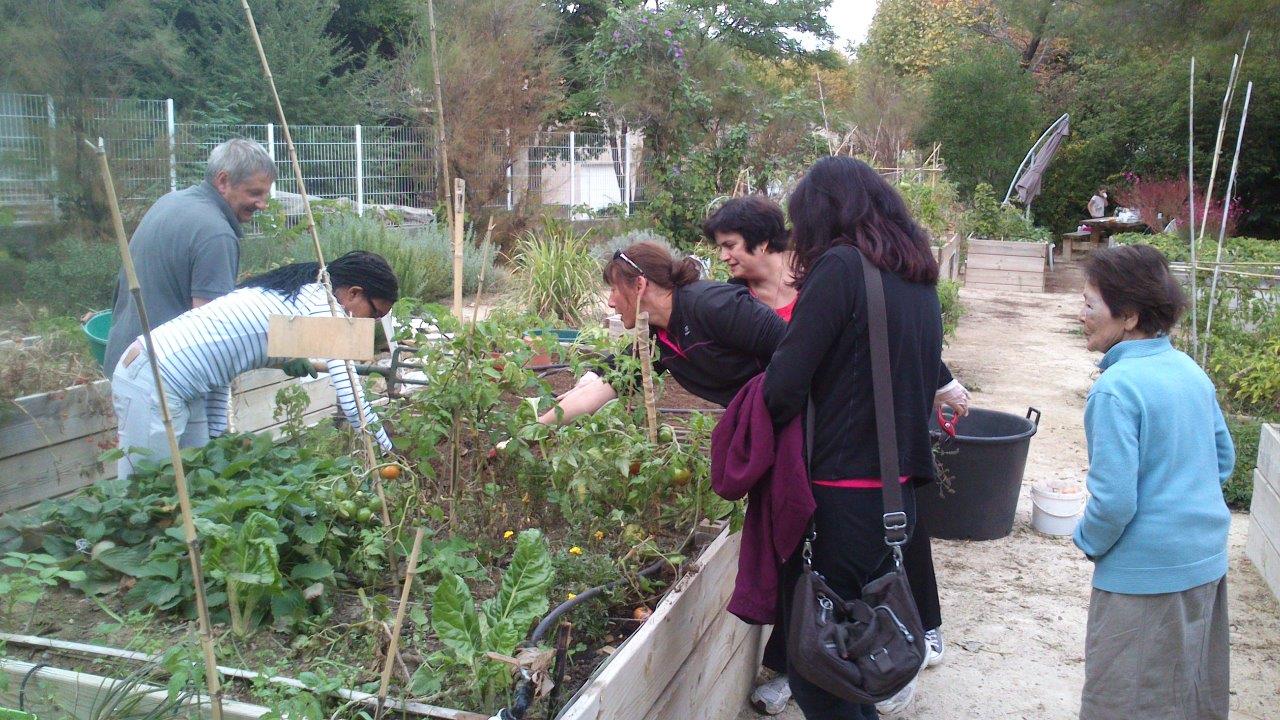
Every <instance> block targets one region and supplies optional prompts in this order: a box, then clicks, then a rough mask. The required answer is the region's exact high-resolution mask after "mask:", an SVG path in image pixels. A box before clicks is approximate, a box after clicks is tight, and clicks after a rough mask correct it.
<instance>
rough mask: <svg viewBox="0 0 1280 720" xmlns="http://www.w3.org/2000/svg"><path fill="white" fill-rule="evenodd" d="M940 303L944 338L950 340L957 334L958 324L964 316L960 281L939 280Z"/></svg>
mask: <svg viewBox="0 0 1280 720" xmlns="http://www.w3.org/2000/svg"><path fill="white" fill-rule="evenodd" d="M938 303H939V304H940V305H942V338H943V340H944V341H946V340H950V339H951V336H953V335H955V334H956V326H957V325H959V324H960V318H961V317H964V306H963V305H961V304H960V283H958V282H956V281H954V280H939V281H938Z"/></svg>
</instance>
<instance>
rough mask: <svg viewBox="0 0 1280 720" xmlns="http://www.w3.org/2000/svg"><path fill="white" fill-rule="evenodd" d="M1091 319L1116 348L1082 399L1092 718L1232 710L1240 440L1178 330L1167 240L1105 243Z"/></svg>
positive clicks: (1097, 345)
mask: <svg viewBox="0 0 1280 720" xmlns="http://www.w3.org/2000/svg"><path fill="white" fill-rule="evenodd" d="M1085 279H1086V286H1085V290H1084V307H1083V309H1082V310H1081V313H1080V322H1081V323H1082V324H1083V325H1084V334H1085V337H1086V339H1087V341H1088V348H1089V349H1090V350H1095V351H1099V352H1103V353H1105V354H1104V355H1103V357H1102V361H1101V362H1100V363H1099V367H1101V368H1102V375H1101V376H1100V377H1099V378H1098V380H1097V382H1096V383H1094V386H1093V389H1092V390H1091V391H1090V392H1089V399H1088V401H1087V403H1086V405H1085V433H1086V436H1087V438H1088V442H1089V476H1088V486H1089V492H1090V495H1091V497H1090V498H1089V502H1088V505H1086V507H1085V512H1084V518H1083V519H1082V520H1081V521H1080V524H1079V525H1078V526H1077V527H1076V531H1075V543H1076V545H1077V546H1078V547H1079V548H1080V549H1081V550H1083V551H1084V553H1085V555H1087V556H1088V557H1089V559H1090V560H1092V561H1093V562H1094V571H1093V594H1092V596H1091V597H1090V600H1089V626H1088V630H1087V634H1086V639H1085V685H1084V693H1083V699H1082V703H1081V708H1080V718H1081V720H1118V719H1123V720H1167V719H1168V718H1188V719H1192V718H1194V719H1195V720H1210V719H1216V718H1224V719H1225V718H1226V717H1227V711H1228V680H1229V671H1228V655H1229V653H1228V625H1227V584H1226V573H1227V531H1228V530H1229V529H1230V526H1231V513H1230V512H1229V511H1228V510H1227V506H1226V503H1225V502H1224V500H1223V497H1222V483H1224V482H1226V480H1227V478H1228V477H1230V475H1231V469H1232V467H1233V466H1234V465H1235V449H1234V447H1233V446H1232V443H1231V435H1230V434H1228V432H1227V427H1226V423H1225V422H1224V420H1223V417H1222V410H1221V408H1220V407H1219V406H1218V400H1217V394H1216V392H1215V390H1214V387H1213V383H1212V382H1210V380H1209V378H1208V376H1206V375H1205V373H1204V371H1203V370H1201V369H1200V367H1199V366H1198V365H1196V363H1195V361H1193V360H1192V359H1191V358H1190V357H1188V356H1187V355H1186V354H1185V353H1182V352H1180V351H1178V350H1175V349H1174V347H1173V345H1172V344H1171V343H1170V342H1169V337H1168V333H1169V331H1170V330H1171V329H1172V328H1173V326H1174V325H1175V324H1176V323H1177V321H1178V317H1179V316H1180V315H1181V313H1182V311H1183V309H1184V307H1185V306H1186V300H1185V299H1184V297H1183V295H1182V291H1181V289H1180V288H1179V287H1178V284H1177V282H1176V281H1175V280H1174V279H1173V277H1172V276H1171V275H1170V273H1169V265H1168V262H1167V261H1166V260H1165V258H1164V256H1163V255H1161V254H1160V252H1159V251H1158V250H1156V249H1155V248H1152V247H1150V246H1147V245H1132V246H1119V247H1114V248H1107V249H1105V250H1100V251H1098V252H1096V253H1094V255H1093V257H1092V258H1091V260H1090V263H1089V265H1088V266H1087V267H1086V269H1085Z"/></svg>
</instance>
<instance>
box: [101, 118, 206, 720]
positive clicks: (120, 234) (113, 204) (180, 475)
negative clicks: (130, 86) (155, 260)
mask: <svg viewBox="0 0 1280 720" xmlns="http://www.w3.org/2000/svg"><path fill="white" fill-rule="evenodd" d="M85 142H86V143H87V142H88V141H87V140H86V141H85ZM90 144H91V143H90ZM96 150H97V155H98V169H99V170H100V171H101V173H102V185H103V188H104V190H105V191H106V195H107V207H108V208H109V209H110V211H111V225H112V229H113V230H114V231H115V236H116V245H117V246H119V248H120V259H121V261H122V264H123V265H124V274H125V278H126V280H127V281H128V284H129V294H131V295H132V296H133V305H134V307H135V308H137V309H138V321H139V323H140V324H141V325H142V339H143V342H144V343H145V344H146V349H147V357H148V358H155V356H156V353H155V343H154V342H153V341H152V339H151V320H150V318H148V317H147V306H146V303H144V302H143V301H142V286H141V285H139V284H138V275H137V273H136V272H135V271H134V267H133V255H132V254H131V253H130V252H129V238H127V237H126V236H125V233H124V221H123V220H121V218H120V203H119V201H118V200H117V199H116V187H115V183H114V181H112V179H111V166H110V165H109V164H108V163H107V149H106V145H105V144H104V143H103V141H102V138H98V146H97V148H96ZM150 364H151V380H152V382H153V383H155V387H156V398H157V400H158V403H157V404H159V406H160V419H161V421H162V422H163V423H164V432H165V437H166V438H167V439H168V441H169V457H170V459H171V460H172V461H173V480H174V485H175V486H176V487H177V491H178V506H179V507H180V508H181V513H182V535H183V539H184V540H185V541H186V545H187V559H188V561H189V562H190V563H191V579H192V583H193V584H194V585H195V592H196V619H197V623H198V627H199V633H198V635H199V637H200V650H201V653H202V654H203V655H204V678H205V685H206V686H207V687H208V689H209V705H210V710H211V712H212V715H213V720H222V684H221V682H220V681H219V679H218V661H217V660H216V659H215V657H214V652H213V634H212V631H211V630H210V623H209V601H208V598H207V597H206V596H205V592H204V568H203V567H202V565H201V562H200V539H199V537H198V536H197V535H196V525H195V521H194V520H193V515H194V512H193V511H192V509H191V495H190V493H189V492H188V491H187V473H186V469H185V468H184V467H183V464H182V450H181V449H180V448H179V447H178V436H177V434H175V433H174V431H173V420H172V419H171V418H170V417H169V403H168V402H167V399H166V397H165V390H164V383H163V382H161V380H160V365H159V364H157V363H156V362H155V361H154V360H151V361H150Z"/></svg>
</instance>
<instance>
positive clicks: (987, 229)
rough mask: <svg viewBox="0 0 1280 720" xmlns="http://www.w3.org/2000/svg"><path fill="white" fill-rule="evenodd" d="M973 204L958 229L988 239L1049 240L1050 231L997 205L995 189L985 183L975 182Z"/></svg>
mask: <svg viewBox="0 0 1280 720" xmlns="http://www.w3.org/2000/svg"><path fill="white" fill-rule="evenodd" d="M972 203H973V207H972V209H970V210H969V211H968V212H966V213H965V214H964V216H963V217H962V219H961V230H962V232H964V233H965V234H966V235H974V236H976V237H980V238H987V239H990V240H1014V241H1021V242H1050V241H1052V240H1053V236H1052V234H1051V233H1050V232H1049V231H1048V230H1046V229H1045V228H1042V227H1036V226H1035V225H1033V224H1032V223H1031V221H1030V220H1027V219H1026V218H1025V217H1023V215H1022V213H1020V212H1018V211H1017V210H1016V209H1014V208H1013V207H1010V206H1008V205H1001V204H1000V202H999V201H998V200H996V191H995V189H994V188H992V187H991V186H990V185H988V184H987V183H979V184H978V186H977V187H976V188H974V189H973V199H972Z"/></svg>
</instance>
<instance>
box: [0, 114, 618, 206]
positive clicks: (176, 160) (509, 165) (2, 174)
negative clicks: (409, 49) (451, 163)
mask: <svg viewBox="0 0 1280 720" xmlns="http://www.w3.org/2000/svg"><path fill="white" fill-rule="evenodd" d="M83 116H87V117H88V120H87V123H85V124H86V125H87V127H82V128H81V127H78V128H76V129H75V133H74V134H77V135H80V136H83V137H90V138H92V137H97V136H101V137H102V138H103V140H104V143H105V145H106V148H107V152H108V154H109V155H110V157H111V163H112V174H113V176H114V177H115V179H116V181H117V183H118V184H119V186H120V195H121V199H122V200H123V201H125V202H126V203H129V204H131V205H134V206H141V207H145V206H146V205H148V204H150V203H151V202H153V201H155V199H156V198H158V197H160V196H161V195H163V194H164V193H166V192H168V191H170V190H174V189H177V188H182V187H187V186H189V185H191V184H194V183H197V182H200V180H201V179H202V178H203V176H204V169H205V161H206V160H207V158H208V155H209V151H210V150H211V149H213V147H214V146H215V145H217V144H218V143H220V142H222V141H224V140H227V139H230V138H236V137H239V138H247V139H251V140H256V141H257V142H259V143H261V144H262V145H263V146H264V147H265V148H266V149H267V151H268V153H270V154H271V156H272V157H273V158H274V159H275V161H276V164H277V166H278V179H277V181H276V183H275V185H274V186H273V187H272V197H275V198H278V199H280V201H281V204H282V206H283V207H284V209H285V212H286V214H287V215H298V214H301V212H302V208H301V204H300V202H298V201H297V197H296V195H297V193H298V188H297V182H296V180H295V179H294V174H293V168H292V167H291V166H290V163H289V157H288V148H287V146H286V143H285V140H284V134H283V132H281V129H280V127H279V126H277V125H275V124H273V123H265V124H244V125H217V124H205V123H179V122H176V118H175V112H174V105H173V102H172V101H171V100H105V99H98V100H94V101H92V103H91V110H90V112H88V113H85V114H84V115H83ZM59 121H60V116H59V113H58V109H57V108H56V107H55V104H54V102H53V100H52V99H50V98H49V97H47V96H44V95H24V94H16V93H0V211H8V212H9V213H12V215H13V217H14V219H16V220H17V221H18V222H33V223H34V222H47V221H49V220H52V219H54V218H55V217H56V216H57V214H58V205H57V203H58V197H57V196H58V190H57V181H58V176H57V173H58V160H59V148H58V138H59V137H63V136H65V135H66V133H60V132H59V131H58V123H59ZM290 131H291V133H292V136H293V141H294V147H295V149H296V151H297V153H298V162H299V164H300V165H301V167H302V175H303V179H304V181H305V182H306V188H307V192H308V193H309V194H310V195H311V196H312V197H316V198H324V199H330V200H337V199H345V200H348V201H350V202H351V203H352V204H353V205H354V207H355V208H356V209H357V210H358V211H360V212H363V211H364V210H365V209H366V208H368V207H370V206H373V205H381V206H401V207H409V208H433V207H435V206H436V205H437V204H439V203H440V202H441V200H442V198H441V197H440V192H439V187H438V185H439V182H438V178H439V170H438V167H437V153H436V147H435V145H436V144H435V138H434V136H433V135H432V134H431V132H430V131H429V130H427V129H424V128H417V127H408V126H376V125H291V126H290ZM482 155H484V156H485V157H484V160H483V161H481V162H480V163H478V165H479V167H480V168H481V169H480V170H478V171H477V172H476V173H475V177H467V178H466V180H467V182H468V185H469V186H473V184H475V183H481V184H486V185H487V189H488V192H486V193H485V197H486V202H485V205H486V206H488V207H496V208H502V207H505V208H506V209H515V208H516V207H517V206H526V207H527V206H530V205H533V206H545V205H551V206H563V207H566V208H568V210H567V213H568V214H570V215H583V214H590V213H593V212H599V211H605V210H606V209H607V210H608V211H616V212H619V213H621V212H625V208H626V207H628V204H626V203H624V202H623V201H624V198H625V199H627V200H629V201H630V200H634V198H635V197H636V195H637V193H636V185H637V181H638V178H639V177H640V176H641V173H640V162H639V160H640V158H639V155H640V142H639V140H638V137H637V136H635V135H633V136H630V137H624V136H621V135H608V134H602V133H578V132H559V131H557V132H540V133H536V134H535V136H534V137H533V138H532V139H531V142H529V143H528V144H521V145H513V144H512V143H511V142H510V138H509V137H508V136H507V135H506V134H505V133H503V132H500V131H499V132H495V133H494V141H493V143H492V147H491V148H486V149H485V152H484V153H482Z"/></svg>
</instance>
